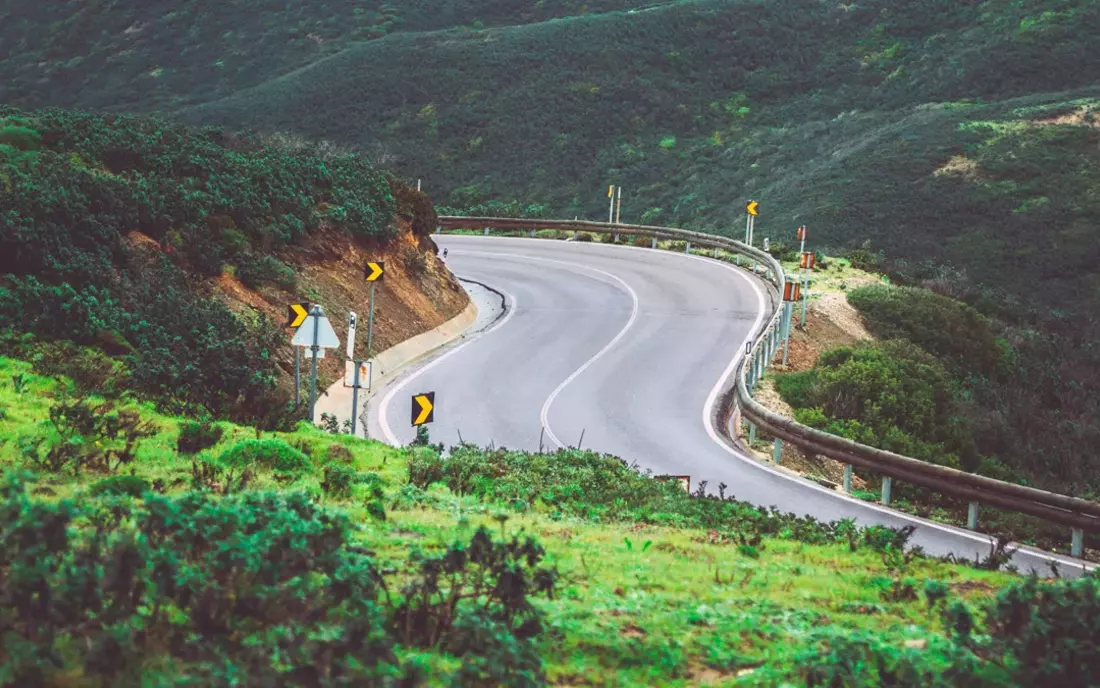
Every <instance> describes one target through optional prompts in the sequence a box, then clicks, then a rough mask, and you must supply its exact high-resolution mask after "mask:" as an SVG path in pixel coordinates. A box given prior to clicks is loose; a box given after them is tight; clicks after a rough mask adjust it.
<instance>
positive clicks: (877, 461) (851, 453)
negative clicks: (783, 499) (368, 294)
mask: <svg viewBox="0 0 1100 688" xmlns="http://www.w3.org/2000/svg"><path fill="white" fill-rule="evenodd" d="M439 226H440V229H441V230H442V229H481V230H484V232H485V234H488V233H489V231H490V230H491V229H497V230H508V231H527V232H529V233H530V235H531V236H534V233H535V231H536V230H539V229H553V230H559V231H572V232H592V233H597V234H613V235H626V236H646V237H651V238H652V239H653V244H652V246H653V247H654V248H655V247H656V241H657V239H671V240H675V241H684V242H687V248H686V250H687V251H688V252H690V251H691V246H692V244H694V245H696V246H700V247H707V248H719V249H725V250H726V251H730V252H733V253H738V254H741V255H743V256H745V257H747V258H749V259H750V260H751V261H753V262H754V263H755V264H758V265H760V266H762V267H763V268H764V278H765V279H767V280H768V281H770V282H771V284H772V285H774V286H775V288H776V294H773V295H772V296H773V298H775V299H777V301H778V300H780V299H781V296H780V295H782V293H783V286H784V284H785V282H786V279H787V278H786V275H785V273H784V271H783V267H782V266H781V265H780V263H779V261H777V260H776V259H775V258H773V257H772V256H771V255H770V254H768V253H766V252H764V251H761V250H760V249H757V248H755V247H751V246H748V245H746V244H744V243H742V242H740V241H735V240H733V239H729V238H726V237H720V236H716V235H713V234H704V233H702V232H692V231H688V230H683V229H675V228H672V227H656V226H648V225H631V224H609V223H604V222H587V221H581V220H530V219H513V218H499V217H455V216H441V217H440V218H439ZM756 270H757V268H756V266H755V265H754V267H753V271H754V272H756ZM782 311H783V309H782V308H779V307H776V308H775V312H774V313H773V314H772V317H771V318H770V319H768V320H767V321H766V322H765V323H764V324H763V325H762V326H761V328H760V331H759V332H758V333H756V336H755V337H754V338H753V343H752V346H751V348H750V349H749V351H748V352H747V354H746V356H745V358H744V360H743V361H742V363H741V365H740V366H739V368H738V369H737V373H736V375H735V380H734V387H733V390H732V391H733V396H734V399H735V400H736V402H737V403H736V409H735V408H733V407H731V408H730V411H729V413H730V414H733V413H736V412H737V411H738V410H739V411H740V414H741V415H742V416H743V417H744V419H745V420H746V421H748V423H749V437H750V441H751V438H754V437H755V435H756V429H757V427H759V428H760V429H762V430H764V431H766V432H767V433H768V434H770V435H772V436H773V437H775V438H776V440H775V441H776V443H777V444H776V445H775V450H776V455H777V456H778V455H779V451H780V450H781V448H782V445H781V444H780V443H781V442H783V441H784V440H785V441H788V442H790V443H792V444H794V445H795V446H797V447H799V448H801V449H802V450H804V451H805V452H807V453H810V454H817V455H821V456H827V457H829V458H831V459H835V460H837V461H840V462H842V463H844V464H845V465H846V469H845V490H846V491H849V492H850V490H851V485H850V480H851V477H850V476H851V470H852V466H858V467H859V468H862V469H865V470H869V471H873V472H875V473H879V474H881V475H884V476H886V479H885V480H884V481H883V499H882V501H883V503H884V504H889V494H890V489H891V486H892V481H893V479H897V480H900V481H903V482H906V483H910V484H913V485H920V486H923V487H927V488H930V489H933V490H936V491H937V492H941V493H944V494H948V495H951V496H953V497H957V498H961V499H964V500H966V501H968V502H969V503H970V514H969V518H968V524H967V527H969V528H970V529H972V530H973V529H976V527H977V516H978V508H979V505H980V504H985V505H988V506H993V507H997V508H1000V509H1005V510H1008V511H1014V512H1017V513H1022V514H1028V515H1031V516H1036V517H1038V518H1042V519H1045V520H1047V521H1051V522H1053V523H1058V524H1061V525H1065V526H1069V527H1070V528H1071V529H1072V538H1071V552H1072V554H1073V556H1076V557H1079V556H1081V554H1082V550H1083V543H1084V531H1089V532H1094V533H1095V532H1100V504H1098V503H1096V502H1090V501H1088V500H1085V499H1080V498H1078V497H1070V496H1067V495H1061V494H1056V493H1053V492H1047V491H1045V490H1039V489H1036V488H1033V487H1027V486H1024V485H1016V484H1014V483H1008V482H1005V481H1002V480H996V479H994V478H988V477H985V476H981V475H976V474H974V473H967V472H965V471H960V470H957V469H954V468H948V467H946V466H939V465H936V464H932V463H928V462H925V461H920V460H918V459H914V458H910V457H907V456H902V455H900V454H895V453H893V452H888V451H884V450H882V449H876V448H874V447H869V446H867V445H863V444H859V443H858V442H853V441H852V440H848V439H845V438H843V437H837V436H836V435H831V434H829V433H826V432H822V431H820V430H817V429H814V428H811V427H808V426H805V425H802V424H800V423H797V422H796V421H794V420H792V419H790V418H786V417H784V416H781V415H779V414H777V413H775V412H774V411H771V410H769V409H767V408H765V407H764V406H762V405H761V404H760V403H759V402H757V401H756V400H755V399H753V397H752V390H753V389H754V388H755V386H756V384H757V383H758V382H759V380H760V378H761V377H762V376H763V374H764V369H765V368H766V366H767V365H768V364H769V363H770V362H771V360H772V358H773V357H774V356H775V353H776V352H777V351H778V350H779V348H780V346H781V336H780V335H781V331H782V323H781V319H782ZM719 420H720V421H721V425H722V426H723V427H724V426H725V425H726V421H727V420H729V418H728V417H727V418H722V419H719Z"/></svg>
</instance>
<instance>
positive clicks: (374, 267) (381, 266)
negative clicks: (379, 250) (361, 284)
mask: <svg viewBox="0 0 1100 688" xmlns="http://www.w3.org/2000/svg"><path fill="white" fill-rule="evenodd" d="M384 274H386V264H385V263H383V262H381V261H379V262H377V263H374V262H369V261H368V262H367V281H368V282H374V281H376V280H380V279H382V275H384Z"/></svg>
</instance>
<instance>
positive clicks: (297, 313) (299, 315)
mask: <svg viewBox="0 0 1100 688" xmlns="http://www.w3.org/2000/svg"><path fill="white" fill-rule="evenodd" d="M290 310H291V311H293V312H294V320H293V321H291V323H290V326H291V327H301V326H302V323H304V322H305V321H306V318H308V317H309V311H307V310H306V309H304V308H302V306H301V305H300V304H297V303H292V304H290Z"/></svg>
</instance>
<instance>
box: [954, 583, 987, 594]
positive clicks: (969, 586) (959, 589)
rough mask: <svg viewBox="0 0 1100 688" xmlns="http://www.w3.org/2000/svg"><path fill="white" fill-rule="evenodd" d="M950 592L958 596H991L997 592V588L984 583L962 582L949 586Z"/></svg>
mask: <svg viewBox="0 0 1100 688" xmlns="http://www.w3.org/2000/svg"><path fill="white" fill-rule="evenodd" d="M948 587H950V588H951V591H952V592H955V593H958V594H959V595H966V594H969V593H981V594H983V595H992V594H993V593H994V592H996V591H997V588H996V587H994V586H992V585H990V584H989V583H986V582H985V581H963V582H961V583H952V584H951V585H950V586H948Z"/></svg>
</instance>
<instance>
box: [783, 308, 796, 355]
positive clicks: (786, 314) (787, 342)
mask: <svg viewBox="0 0 1100 688" xmlns="http://www.w3.org/2000/svg"><path fill="white" fill-rule="evenodd" d="M793 312H794V304H792V303H791V302H790V301H788V302H786V303H784V304H783V323H784V325H783V332H784V342H783V365H787V354H788V353H790V350H791V315H792V314H793Z"/></svg>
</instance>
